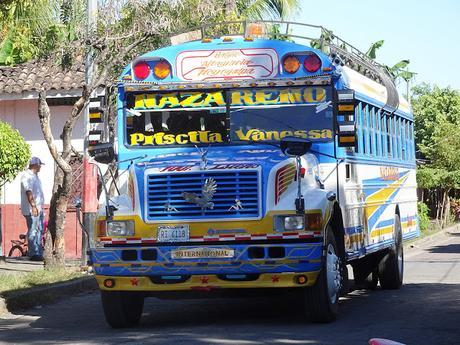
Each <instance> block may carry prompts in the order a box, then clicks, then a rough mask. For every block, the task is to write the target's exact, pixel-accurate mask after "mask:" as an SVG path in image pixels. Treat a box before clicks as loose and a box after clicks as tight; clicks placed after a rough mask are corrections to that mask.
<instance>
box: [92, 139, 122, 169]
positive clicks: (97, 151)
mask: <svg viewBox="0 0 460 345" xmlns="http://www.w3.org/2000/svg"><path fill="white" fill-rule="evenodd" d="M88 153H89V155H90V156H91V157H93V158H94V160H95V161H96V162H98V163H102V164H109V163H112V162H113V161H114V160H115V159H116V155H115V150H114V149H113V144H112V143H98V144H95V145H92V146H90V147H89V148H88Z"/></svg>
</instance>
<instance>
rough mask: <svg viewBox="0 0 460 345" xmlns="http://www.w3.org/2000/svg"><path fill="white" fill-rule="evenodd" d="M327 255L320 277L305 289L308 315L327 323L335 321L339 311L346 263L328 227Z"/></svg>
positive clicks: (312, 318)
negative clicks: (341, 257) (342, 260)
mask: <svg viewBox="0 0 460 345" xmlns="http://www.w3.org/2000/svg"><path fill="white" fill-rule="evenodd" d="M325 248H326V257H325V258H323V265H322V268H321V272H320V274H319V275H318V279H317V281H316V283H315V285H313V286H312V287H310V288H306V289H305V304H306V313H307V317H308V319H309V320H310V321H312V322H319V323H326V322H331V321H334V320H335V319H336V317H337V314H338V311H339V296H340V292H341V287H342V281H343V270H344V269H346V267H345V265H344V264H343V263H341V260H340V258H339V254H338V253H339V251H338V248H337V243H336V240H335V237H334V234H333V233H332V229H331V228H329V227H328V229H327V231H326V241H325Z"/></svg>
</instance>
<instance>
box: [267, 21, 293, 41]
mask: <svg viewBox="0 0 460 345" xmlns="http://www.w3.org/2000/svg"><path fill="white" fill-rule="evenodd" d="M269 38H270V39H272V40H280V41H288V42H294V40H293V39H291V38H289V36H288V35H285V34H282V33H281V26H280V25H279V24H274V25H271V26H270V32H269Z"/></svg>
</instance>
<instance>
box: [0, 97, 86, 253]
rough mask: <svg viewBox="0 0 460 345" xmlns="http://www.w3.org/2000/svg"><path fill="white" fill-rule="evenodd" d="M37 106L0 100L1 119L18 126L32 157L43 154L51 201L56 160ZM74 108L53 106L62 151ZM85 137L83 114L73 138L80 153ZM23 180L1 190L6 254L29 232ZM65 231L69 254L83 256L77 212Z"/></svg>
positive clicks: (47, 195)
mask: <svg viewBox="0 0 460 345" xmlns="http://www.w3.org/2000/svg"><path fill="white" fill-rule="evenodd" d="M37 108H38V101H37V100H36V99H18V100H0V120H1V121H4V122H7V123H9V124H10V125H12V126H13V127H14V128H16V129H18V130H19V132H20V133H21V135H22V136H23V137H24V138H25V139H26V141H27V143H28V144H29V145H30V149H31V153H32V156H37V157H39V158H40V159H41V160H42V161H43V162H44V163H45V165H44V166H42V169H41V171H40V173H39V177H40V179H41V181H42V185H43V192H44V194H45V203H47V204H49V202H50V199H51V192H52V188H53V178H54V169H55V163H54V161H53V158H52V157H51V154H50V153H49V150H48V147H47V145H46V143H45V140H44V139H43V134H42V131H41V128H40V123H39V120H38V115H37ZM70 110H71V107H70V106H54V107H51V108H50V111H51V127H52V128H51V130H52V133H53V136H54V139H55V141H56V145H57V147H58V150H62V141H61V140H60V139H59V137H60V133H61V131H62V127H63V125H64V123H65V120H66V118H67V116H68V114H69V113H70ZM83 137H84V125H83V117H82V118H80V120H79V121H78V122H77V124H76V125H75V129H74V132H73V137H72V139H73V140H72V144H73V146H74V148H75V149H76V150H77V151H79V152H82V151H83ZM20 179H21V174H19V175H18V176H17V177H16V178H15V180H14V181H12V182H11V183H7V184H6V185H5V186H4V187H3V188H2V191H1V199H0V204H1V208H2V210H1V211H2V214H1V216H2V224H1V225H2V231H3V239H2V249H3V253H6V254H8V251H9V249H10V248H11V240H12V239H17V238H18V236H19V234H20V233H25V232H27V227H26V224H25V221H24V217H22V214H21V211H20V203H21V195H20ZM65 232H66V255H67V257H69V258H70V257H72V258H75V257H79V256H80V255H81V248H80V247H81V230H80V228H79V226H77V221H76V217H75V212H74V211H69V212H68V214H67V221H66V228H65Z"/></svg>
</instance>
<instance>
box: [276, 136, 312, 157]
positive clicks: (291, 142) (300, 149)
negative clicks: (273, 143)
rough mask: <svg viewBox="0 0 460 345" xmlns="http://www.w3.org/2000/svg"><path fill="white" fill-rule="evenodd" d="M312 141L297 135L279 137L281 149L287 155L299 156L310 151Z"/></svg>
mask: <svg viewBox="0 0 460 345" xmlns="http://www.w3.org/2000/svg"><path fill="white" fill-rule="evenodd" d="M311 145H312V142H311V141H310V140H307V139H304V138H299V137H284V138H283V139H281V142H280V148H281V151H282V152H283V153H284V154H285V155H287V156H296V157H300V156H303V155H304V154H306V153H307V152H308V151H310V148H311Z"/></svg>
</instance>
